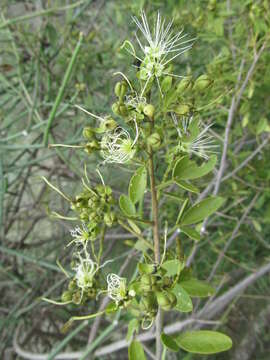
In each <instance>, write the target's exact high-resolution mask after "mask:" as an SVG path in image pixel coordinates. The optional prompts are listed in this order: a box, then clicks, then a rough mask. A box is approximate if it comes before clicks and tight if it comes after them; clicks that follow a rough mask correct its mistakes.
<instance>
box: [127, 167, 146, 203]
mask: <svg viewBox="0 0 270 360" xmlns="http://www.w3.org/2000/svg"><path fill="white" fill-rule="evenodd" d="M146 186H147V172H146V169H145V167H144V166H142V167H140V168H139V169H138V170H137V171H136V172H135V174H134V175H133V176H132V178H131V179H130V182H129V187H128V194H129V198H130V200H131V201H132V202H133V204H136V203H137V202H138V201H139V200H141V199H142V198H143V195H144V192H145V189H146Z"/></svg>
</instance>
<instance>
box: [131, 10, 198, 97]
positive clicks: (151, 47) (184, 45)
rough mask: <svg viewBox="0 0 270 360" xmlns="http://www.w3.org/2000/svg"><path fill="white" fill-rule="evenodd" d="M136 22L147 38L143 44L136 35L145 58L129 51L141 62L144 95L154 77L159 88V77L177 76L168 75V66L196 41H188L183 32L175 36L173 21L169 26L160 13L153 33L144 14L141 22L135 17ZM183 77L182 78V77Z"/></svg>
mask: <svg viewBox="0 0 270 360" xmlns="http://www.w3.org/2000/svg"><path fill="white" fill-rule="evenodd" d="M133 20H134V22H135V23H136V25H137V27H138V28H139V30H140V31H141V33H142V35H143V36H144V38H145V40H146V41H145V42H142V41H141V40H140V39H139V37H138V36H137V34H136V39H137V41H138V44H139V46H140V48H141V50H142V52H143V54H144V58H143V59H142V58H140V57H138V56H137V55H136V54H135V51H134V49H133V48H132V50H133V51H129V52H130V53H131V54H132V55H133V56H135V57H136V58H137V59H138V60H139V61H140V62H141V66H140V76H141V78H142V79H143V80H145V81H146V83H145V85H144V88H143V90H142V95H143V93H144V91H145V89H146V86H147V84H148V82H149V80H150V79H151V78H153V77H155V78H156V79H157V82H158V86H159V89H160V84H159V79H158V78H159V77H160V76H162V75H171V76H177V75H174V74H170V73H168V71H167V70H166V66H167V65H168V64H169V62H171V61H172V60H173V59H175V58H176V57H177V56H179V55H181V54H183V53H184V52H186V51H188V50H189V49H190V48H191V47H192V41H193V40H194V39H188V40H186V39H185V38H186V36H187V34H183V35H182V33H183V30H181V31H180V32H178V33H176V34H174V33H173V31H172V30H171V28H172V24H173V21H170V22H169V23H168V24H167V25H166V24H165V20H162V19H161V16H160V13H158V14H157V19H156V24H155V26H154V28H153V31H152V32H151V31H150V27H149V24H148V21H147V18H146V15H145V13H144V12H142V14H141V22H140V21H139V20H138V19H137V18H136V17H133ZM180 77H181V76H180Z"/></svg>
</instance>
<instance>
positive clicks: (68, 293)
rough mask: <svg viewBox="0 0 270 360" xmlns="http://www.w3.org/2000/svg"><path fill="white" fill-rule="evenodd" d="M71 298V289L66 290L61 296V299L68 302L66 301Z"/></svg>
mask: <svg viewBox="0 0 270 360" xmlns="http://www.w3.org/2000/svg"><path fill="white" fill-rule="evenodd" d="M71 299H72V293H71V292H70V291H64V292H63V294H62V296H61V300H62V301H63V302H66V301H71Z"/></svg>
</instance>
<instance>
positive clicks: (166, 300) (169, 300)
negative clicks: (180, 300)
mask: <svg viewBox="0 0 270 360" xmlns="http://www.w3.org/2000/svg"><path fill="white" fill-rule="evenodd" d="M156 296H157V302H158V304H159V306H160V307H161V308H162V309H163V310H166V311H169V310H171V309H172V308H174V306H175V305H176V301H177V299H176V296H175V295H174V294H173V293H169V292H165V291H163V292H161V291H159V292H157V293H156Z"/></svg>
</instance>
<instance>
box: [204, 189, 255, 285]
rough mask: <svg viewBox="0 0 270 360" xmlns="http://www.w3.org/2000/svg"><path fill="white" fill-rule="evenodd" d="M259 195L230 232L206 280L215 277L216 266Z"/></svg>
mask: <svg viewBox="0 0 270 360" xmlns="http://www.w3.org/2000/svg"><path fill="white" fill-rule="evenodd" d="M259 194H260V193H257V194H256V195H255V196H254V198H253V199H252V201H251V203H250V204H249V206H248V207H247V208H246V210H245V212H244V214H243V215H242V217H241V219H240V220H239V221H238V222H237V224H236V226H235V228H234V230H233V232H232V235H231V237H230V238H229V240H228V241H227V242H226V245H225V246H224V248H223V250H222V252H221V253H220V254H219V256H218V258H217V261H216V263H215V265H214V266H213V268H212V271H211V273H210V276H209V278H208V280H209V281H210V280H211V279H212V278H213V276H214V275H215V273H216V271H217V268H218V266H219V265H220V263H221V261H222V259H223V257H224V255H225V253H226V251H227V250H228V248H229V246H230V245H231V243H232V242H233V240H234V239H235V237H236V235H237V233H238V231H239V229H240V226H241V225H242V224H243V222H244V220H245V218H246V217H247V215H248V214H249V212H250V211H251V209H252V208H253V206H254V205H255V203H256V201H257V199H258V196H259Z"/></svg>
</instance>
